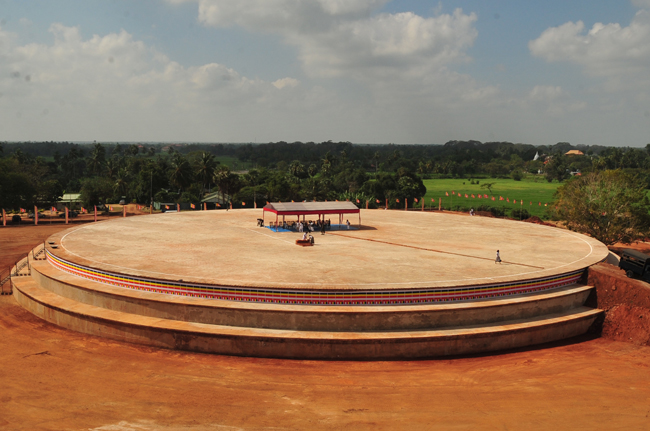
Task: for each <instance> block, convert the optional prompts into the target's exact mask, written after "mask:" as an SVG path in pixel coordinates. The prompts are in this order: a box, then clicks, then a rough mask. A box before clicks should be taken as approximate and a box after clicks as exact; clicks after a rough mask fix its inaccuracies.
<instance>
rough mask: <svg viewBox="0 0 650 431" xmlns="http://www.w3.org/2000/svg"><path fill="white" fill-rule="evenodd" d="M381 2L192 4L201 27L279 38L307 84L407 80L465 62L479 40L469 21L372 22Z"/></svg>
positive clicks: (404, 17) (378, 18) (394, 17)
mask: <svg viewBox="0 0 650 431" xmlns="http://www.w3.org/2000/svg"><path fill="white" fill-rule="evenodd" d="M386 2H387V1H386V0H354V1H351V0H345V1H344V0H319V1H310V2H305V1H299V0H240V1H237V2H232V1H226V0H198V3H199V21H201V22H202V23H204V24H205V25H210V26H216V27H228V26H231V25H239V26H241V27H243V28H245V29H247V30H249V31H254V32H265V33H273V34H279V35H280V36H282V37H283V38H284V41H285V42H286V43H288V44H290V45H293V46H296V47H298V49H299V58H300V60H301V61H302V64H303V67H304V69H305V71H306V72H307V73H308V74H309V75H310V76H315V77H316V76H317V77H334V76H348V77H353V78H355V79H358V80H362V81H372V80H377V79H395V78H399V79H406V78H410V79H413V78H418V77H423V76H425V75H427V74H429V73H436V72H437V71H438V70H439V69H441V68H443V67H445V66H447V65H448V64H450V63H454V62H458V61H465V60H467V56H466V54H465V51H466V49H467V48H468V47H470V46H471V45H472V44H473V42H474V39H475V38H476V36H477V31H476V29H475V28H474V23H475V21H476V19H477V17H476V15H475V14H465V13H463V12H462V10H460V9H457V10H456V11H454V13H453V14H442V15H438V16H435V17H430V18H424V17H421V16H418V15H416V14H413V13H411V12H405V13H399V14H379V15H372V13H373V12H376V11H377V10H378V9H379V8H380V7H381V6H383V5H384V4H385V3H386Z"/></svg>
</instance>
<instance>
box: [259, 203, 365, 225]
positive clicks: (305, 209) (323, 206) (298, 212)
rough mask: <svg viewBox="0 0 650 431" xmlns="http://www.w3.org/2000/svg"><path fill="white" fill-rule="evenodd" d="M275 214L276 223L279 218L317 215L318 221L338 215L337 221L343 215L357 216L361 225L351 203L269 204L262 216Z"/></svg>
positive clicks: (355, 208) (356, 210)
mask: <svg viewBox="0 0 650 431" xmlns="http://www.w3.org/2000/svg"><path fill="white" fill-rule="evenodd" d="M267 211H268V212H271V213H274V214H275V219H276V221H277V220H278V217H279V216H282V218H283V219H284V216H298V219H300V216H302V217H303V220H304V218H305V216H307V215H317V216H318V218H319V220H320V218H321V216H323V220H324V219H325V215H326V214H338V215H339V221H341V217H342V215H343V214H359V225H361V210H360V209H359V208H357V206H356V205H355V204H353V203H352V202H348V201H345V202H271V203H269V204H267V205H265V206H264V210H263V215H262V217H264V214H266V212H267Z"/></svg>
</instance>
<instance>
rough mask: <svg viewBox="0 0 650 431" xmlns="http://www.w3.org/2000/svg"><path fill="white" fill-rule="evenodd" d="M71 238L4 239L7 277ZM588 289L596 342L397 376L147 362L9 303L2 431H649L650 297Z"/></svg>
mask: <svg viewBox="0 0 650 431" xmlns="http://www.w3.org/2000/svg"><path fill="white" fill-rule="evenodd" d="M65 228H66V226H65V225H62V224H59V225H57V224H52V225H49V226H48V225H47V224H45V225H39V226H19V227H6V228H0V250H1V251H2V254H1V255H0V269H3V268H5V267H7V266H9V265H10V264H12V263H13V262H15V260H17V257H20V256H21V255H24V254H26V253H27V252H28V251H29V250H30V249H31V248H32V247H33V246H34V245H35V244H38V243H39V242H42V241H43V240H45V239H46V238H47V237H48V236H50V235H51V234H52V233H54V232H56V231H58V230H62V229H65ZM588 281H589V282H590V283H594V284H595V285H596V287H597V292H596V294H595V295H594V296H593V297H592V298H590V301H591V302H592V303H593V304H595V305H597V306H599V307H600V308H603V309H605V310H607V315H606V318H605V319H604V323H603V328H602V334H603V336H602V337H601V338H596V337H595V336H594V335H591V336H585V337H581V338H580V339H573V340H569V341H567V342H564V343H554V344H551V345H545V346H541V347H539V348H537V349H529V350H518V351H512V352H505V353H502V354H499V355H485V356H473V357H462V358H451V359H449V358H447V359H436V360H424V361H399V362H336V361H329V362H328V361H295V360H277V359H254V358H238V357H228V356H219V355H209V354H196V353H187V352H179V351H171V350H164V349H155V348H148V347H142V346H137V345H131V344H126V343H119V342H115V341H111V340H106V339H102V338H99V337H94V336H88V335H84V334H80V333H75V332H72V331H68V330H65V329H61V328H59V327H57V326H55V325H52V324H49V323H47V322H45V321H43V320H40V319H38V318H37V317H35V316H33V315H32V314H30V313H29V312H27V311H25V310H23V309H22V308H21V307H20V306H18V305H17V303H16V302H15V300H14V299H13V297H12V296H1V297H0V429H2V430H5V429H6V430H82V429H83V430H88V429H93V430H134V431H135V430H166V431H171V430H193V431H200V430H208V429H211V430H212V429H218V430H240V429H252V430H258V429H259V430H262V429H373V430H374V429H379V430H382V429H386V430H393V429H409V430H411V429H504V430H505V429H540V430H541V429H626V430H628V429H650V385H648V380H649V379H650V347H647V346H648V333H650V332H649V331H650V328H648V321H649V320H650V317H649V316H648V310H649V309H650V299H649V298H648V285H647V284H645V283H642V282H639V281H635V280H629V279H627V278H625V276H624V275H623V274H622V272H621V271H620V270H618V269H617V268H616V267H612V266H609V265H606V264H601V265H598V268H595V269H593V270H592V271H590V274H589V279H588ZM639 316H642V317H641V318H639ZM597 329H598V328H597ZM613 339H617V340H625V341H627V342H625V343H624V342H620V341H614V340H613Z"/></svg>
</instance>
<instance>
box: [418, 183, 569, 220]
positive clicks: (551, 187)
mask: <svg viewBox="0 0 650 431" xmlns="http://www.w3.org/2000/svg"><path fill="white" fill-rule="evenodd" d="M542 180H543V178H541V179H540V178H538V179H537V181H535V179H534V178H531V177H528V178H525V179H523V180H522V181H515V180H511V179H492V178H488V179H481V180H478V181H479V184H470V181H469V180H467V179H433V180H424V185H425V186H426V188H427V193H426V195H425V197H424V198H425V205H426V206H427V207H428V206H429V205H434V204H432V203H431V199H432V198H433V199H435V200H436V203H435V206H438V199H440V198H442V207H443V208H447V209H449V208H451V207H452V205H453V207H454V208H456V207H458V206H461V207H466V208H476V207H478V206H479V205H481V204H484V205H489V206H493V207H500V208H504V209H505V210H506V214H509V213H510V210H512V209H515V208H524V209H526V210H528V212H529V213H530V214H532V215H535V216H538V217H545V216H546V209H547V208H548V207H545V206H544V204H545V203H548V204H549V205H550V203H551V202H552V201H553V193H555V190H556V189H557V188H558V186H560V183H558V182H552V183H548V182H547V181H546V180H543V181H542ZM476 181H477V180H475V182H476ZM484 183H494V185H493V186H492V192H491V193H490V192H489V191H488V189H486V188H481V185H482V184H484ZM452 191H454V192H455V193H456V194H455V195H454V196H453V198H452V194H451V192H452ZM446 192H447V193H449V196H448V197H447V196H445V193H446ZM458 193H460V194H461V195H462V197H458ZM479 193H480V194H481V195H488V199H484V198H482V199H478V198H474V199H472V194H474V195H475V196H478V194H479ZM465 194H467V195H468V196H469V198H467V199H466V198H465ZM492 196H494V197H495V200H494V201H492ZM499 197H503V199H504V200H502V201H500V200H499ZM506 198H508V199H510V202H509V203H508V202H507V201H506ZM515 200H516V201H517V203H516V204H515V203H514V201H515ZM522 200H523V202H524V204H523V205H521V203H520V202H521V201H522ZM531 202H532V205H531ZM539 202H541V203H542V205H541V206H540V205H539Z"/></svg>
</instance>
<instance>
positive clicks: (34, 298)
mask: <svg viewBox="0 0 650 431" xmlns="http://www.w3.org/2000/svg"><path fill="white" fill-rule="evenodd" d="M14 294H15V297H16V300H17V301H18V302H19V303H20V304H21V305H22V306H23V307H25V308H26V309H28V310H29V311H31V312H32V313H34V314H35V315H37V316H39V317H41V318H43V319H45V320H47V321H49V322H52V323H54V324H57V325H59V326H62V327H65V328H68V329H72V330H75V331H79V332H83V333H87V334H93V335H99V336H103V337H107V338H112V339H115V340H120V341H126V342H132V343H139V344H146V345H151V346H157V347H164V348H171V349H182V350H192V351H199V352H210V353H219V354H225V355H237V356H240V355H241V356H258V357H276V358H301V359H351V360H367V359H368V358H372V359H414V358H426V357H438V356H446V355H464V354H472V353H481V352H491V351H498V350H506V349H512V348H518V347H525V346H531V345H535V344H540V343H546V342H551V341H557V340H561V339H566V338H569V337H573V336H577V335H580V334H583V333H585V332H586V331H587V329H588V328H589V326H590V325H591V324H592V323H593V321H594V320H595V318H596V317H597V316H598V314H600V313H601V310H596V309H590V308H587V307H582V306H580V307H578V308H575V309H571V310H566V311H563V312H559V313H553V314H547V315H543V316H537V317H534V318H528V319H516V320H509V321H505V322H500V323H498V324H497V323H491V324H485V325H469V326H462V327H447V328H442V329H421V330H399V331H395V330H392V331H355V332H350V331H345V332H343V331H299V330H286V329H265V328H259V327H241V326H227V325H216V324H206V323H197V322H187V321H179V320H172V319H161V318H157V317H151V316H143V315H136V314H131V313H127V312H123V311H118V310H110V309H106V308H102V307H97V306H94V305H89V304H85V303H82V302H78V301H76V300H73V299H70V298H66V297H63V296H60V295H57V294H56V293H54V292H52V291H49V290H47V289H45V288H43V287H41V286H39V284H38V283H37V282H36V280H35V279H31V278H22V279H18V280H16V282H15V289H14Z"/></svg>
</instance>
